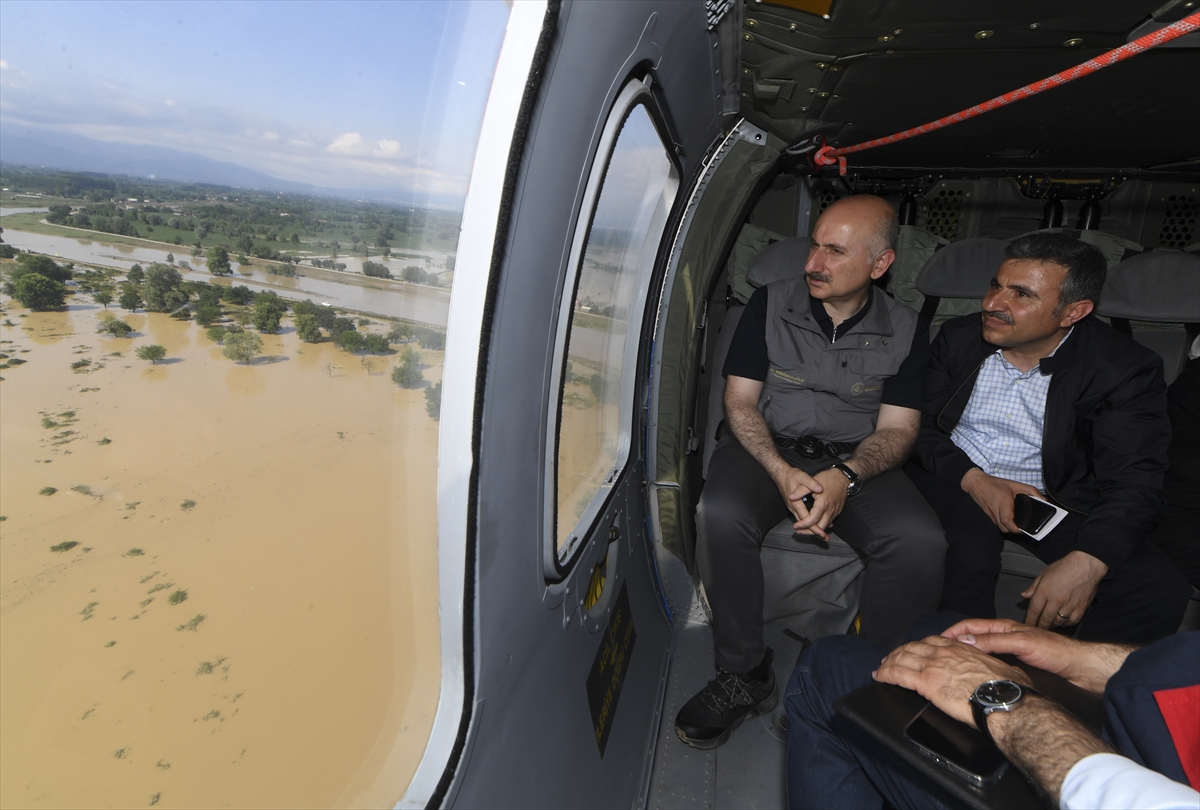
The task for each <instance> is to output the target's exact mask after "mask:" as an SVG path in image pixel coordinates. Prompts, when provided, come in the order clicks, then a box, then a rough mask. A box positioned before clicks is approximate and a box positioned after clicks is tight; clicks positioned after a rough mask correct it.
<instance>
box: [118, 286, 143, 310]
mask: <svg viewBox="0 0 1200 810" xmlns="http://www.w3.org/2000/svg"><path fill="white" fill-rule="evenodd" d="M117 303H119V304H120V305H121V309H127V310H129V311H130V312H136V311H137V310H139V309H141V308H142V307H144V306H145V305H146V304H145V302H144V301H142V296H141V293H139V292H138V291H137V288H136V287H126V288H125V289H123V290H122V291H121V297H120V299H118V301H117Z"/></svg>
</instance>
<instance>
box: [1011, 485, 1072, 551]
mask: <svg viewBox="0 0 1200 810" xmlns="http://www.w3.org/2000/svg"><path fill="white" fill-rule="evenodd" d="M1066 516H1067V510H1066V509H1060V508H1059V507H1057V506H1055V505H1054V504H1052V503H1049V502H1047V501H1043V500H1042V499H1041V498H1033V497H1030V496H1029V495H1026V494H1025V493H1024V492H1021V493H1018V495H1017V497H1016V498H1015V499H1014V500H1013V522H1014V523H1016V524H1017V527H1018V528H1020V530H1021V531H1023V532H1024V533H1025V534H1027V535H1029V536H1030V537H1032V538H1033V539H1034V540H1041V539H1042V538H1043V537H1045V536H1046V535H1048V534H1049V533H1050V532H1052V531H1054V527H1055V526H1057V525H1058V524H1059V523H1060V522H1061V521H1062V519H1063V518H1064V517H1066Z"/></svg>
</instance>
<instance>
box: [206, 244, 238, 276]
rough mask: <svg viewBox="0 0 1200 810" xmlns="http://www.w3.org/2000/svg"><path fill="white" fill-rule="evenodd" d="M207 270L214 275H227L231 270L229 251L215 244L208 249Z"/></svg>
mask: <svg viewBox="0 0 1200 810" xmlns="http://www.w3.org/2000/svg"><path fill="white" fill-rule="evenodd" d="M208 272H210V273H212V274H213V275H214V276H227V275H229V274H230V273H232V272H233V270H232V269H231V268H230V267H229V251H227V250H225V248H223V247H220V246H217V247H215V248H212V249H210V250H209V251H208Z"/></svg>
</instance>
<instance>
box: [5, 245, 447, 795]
mask: <svg viewBox="0 0 1200 810" xmlns="http://www.w3.org/2000/svg"><path fill="white" fill-rule="evenodd" d="M5 236H6V237H7V236H8V232H6V233H5ZM4 310H5V312H4V316H3V318H7V319H11V322H12V323H13V324H14V325H13V326H4V327H0V339H2V340H4V341H6V342H4V343H2V344H0V351H3V352H4V353H6V354H8V355H10V357H17V358H20V359H24V360H26V361H27V362H26V363H24V364H23V365H19V366H16V367H11V368H5V369H3V370H0V376H3V378H4V379H3V381H2V382H0V403H2V407H0V513H2V514H3V515H4V518H5V519H4V521H3V522H0V571H2V572H3V574H2V576H3V580H2V584H0V681H2V683H3V689H2V690H0V761H2V763H3V767H2V774H3V776H2V778H0V805H3V806H4V807H96V806H122V807H139V806H140V807H146V806H149V805H151V804H156V805H157V806H162V807H251V806H272V807H329V806H378V805H390V804H391V803H393V802H394V801H395V800H396V799H397V798H398V797H399V796H400V795H402V793H403V791H404V788H405V787H406V785H407V783H408V781H409V780H410V779H411V776H412V774H413V772H414V771H415V769H416V766H417V764H418V762H419V760H420V757H421V754H422V752H423V749H424V745H425V742H426V739H427V737H428V734H429V730H430V728H431V727H432V722H433V715H434V712H435V710H436V705H437V697H438V682H439V678H440V650H439V637H438V624H437V620H438V614H437V591H436V586H437V546H436V513H435V509H436V486H435V481H436V475H435V472H436V465H437V423H436V422H435V421H433V420H432V419H431V418H430V417H429V416H428V415H427V414H426V411H425V399H424V397H423V395H422V392H421V391H420V390H413V391H406V390H401V389H398V388H396V386H395V385H394V384H393V383H392V382H391V380H390V378H389V375H388V372H389V370H390V367H391V365H393V364H394V363H395V358H394V357H392V358H373V359H372V360H371V363H372V365H373V369H372V370H371V372H370V373H369V372H368V370H367V369H366V368H365V367H364V366H363V364H362V362H361V359H360V358H359V357H357V356H352V355H349V354H347V353H346V352H343V351H341V350H339V349H336V348H335V347H333V346H331V345H329V344H318V345H310V344H301V343H300V342H299V341H298V340H297V338H296V336H295V333H294V332H293V331H291V330H290V329H287V330H285V332H284V333H283V334H281V335H275V336H271V335H265V336H263V340H264V344H265V345H264V349H263V355H262V356H261V357H260V358H259V359H258V360H257V361H256V362H255V363H254V364H252V365H250V366H243V365H235V364H234V363H232V362H231V361H229V360H228V359H226V358H225V357H224V356H222V354H221V350H220V347H218V346H215V345H214V344H213V343H211V342H210V341H208V340H207V339H206V338H205V337H204V334H203V330H201V329H200V328H199V327H197V326H196V325H195V324H193V323H190V322H180V321H176V320H172V319H171V318H169V317H167V316H165V315H159V314H137V315H128V314H127V313H119V314H122V315H124V316H125V317H126V319H127V320H128V321H129V323H130V324H131V325H132V326H133V327H134V328H135V329H136V330H137V331H136V332H135V333H134V335H133V336H132V337H131V338H128V339H120V340H117V339H109V338H103V337H101V336H99V335H97V334H96V333H95V322H96V320H97V318H98V316H99V315H101V314H102V313H103V311H102V310H99V309H98V308H96V307H90V306H82V305H81V306H75V307H72V308H71V309H70V311H67V312H58V313H31V314H27V315H26V316H25V317H20V316H21V315H22V314H25V313H24V310H22V309H21V308H20V307H19V306H18V305H16V304H15V303H14V302H12V301H10V300H5V302H4ZM370 328H373V329H375V330H378V331H383V330H385V329H386V326H385V325H384V324H382V323H376V324H374V325H373V326H372V327H370ZM147 343H159V344H161V345H163V346H165V347H166V349H167V361H166V362H164V363H161V364H158V365H151V364H148V363H146V362H144V361H141V360H137V359H135V357H134V349H135V347H137V346H139V345H144V344H147ZM117 352H120V356H116V355H115V353H117ZM421 355H422V358H423V362H424V363H425V364H426V365H427V366H428V367H427V368H425V369H424V374H425V377H426V378H427V379H428V380H430V382H436V381H437V380H438V379H439V375H440V371H441V368H440V366H441V353H440V352H432V351H424V350H422V351H421ZM83 359H88V360H90V361H91V362H90V364H89V365H87V366H83V367H81V369H80V370H79V371H74V370H72V368H71V364H72V363H75V362H78V361H81V360H83ZM70 412H74V415H73V416H69V415H68V416H64V415H63V414H69V413H70ZM43 419H49V420H50V422H52V423H55V424H52V425H51V426H50V427H43V422H42V420H43ZM105 440H107V441H105ZM44 487H54V488H56V489H57V492H55V493H54V494H53V495H40V494H39V492H40V491H41V490H42V489H43V488H44ZM73 488H80V489H73ZM82 488H86V489H82ZM188 501H191V502H194V505H190V506H188V507H187V508H184V504H185V502H188ZM63 542H74V543H77V544H78V545H76V546H74V547H73V548H71V549H70V550H67V551H60V552H54V551H51V550H50V547H51V546H53V545H56V544H59V543H63ZM135 549H136V550H137V551H134V550H135ZM178 591H186V599H185V600H184V601H181V602H177V603H176V604H172V603H171V599H170V597H171V595H172V594H174V593H176V592H178ZM176 600H178V597H176ZM199 616H202V617H203V619H202V620H198V621H197V617H199Z"/></svg>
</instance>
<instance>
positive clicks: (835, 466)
mask: <svg viewBox="0 0 1200 810" xmlns="http://www.w3.org/2000/svg"><path fill="white" fill-rule="evenodd" d="M829 469H831V470H837V471H838V472H840V473H841V474H842V475H844V476H846V480H847V481H849V482H850V486H849V487H847V488H846V497H847V498H852V497H854V496H855V495H857V494H858V491H859V490H860V489H862V485H863V480H862V478H860V477H859V475H858V473H856V472H855V471H854V470H852V469H850V468H849V467H847V466H846V465H845V464H843V463H842V462H840V461H835V462H833V463H832V464H830V465H829Z"/></svg>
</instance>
